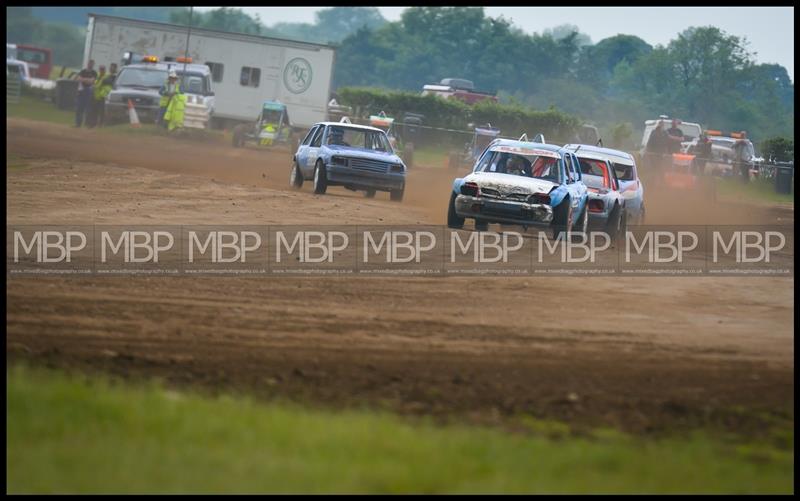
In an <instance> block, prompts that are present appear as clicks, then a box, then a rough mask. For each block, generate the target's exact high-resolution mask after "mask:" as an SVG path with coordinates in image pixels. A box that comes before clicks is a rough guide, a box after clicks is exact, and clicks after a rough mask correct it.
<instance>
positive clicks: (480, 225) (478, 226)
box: [475, 219, 489, 231]
mask: <svg viewBox="0 0 800 501" xmlns="http://www.w3.org/2000/svg"><path fill="white" fill-rule="evenodd" d="M475 231H489V223H487V222H486V221H478V220H477V219H476V220H475Z"/></svg>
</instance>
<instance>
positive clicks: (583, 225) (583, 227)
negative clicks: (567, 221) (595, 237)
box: [569, 200, 589, 241]
mask: <svg viewBox="0 0 800 501" xmlns="http://www.w3.org/2000/svg"><path fill="white" fill-rule="evenodd" d="M588 229H589V202H588V200H587V202H586V204H585V205H584V206H583V212H581V216H580V218H579V219H578V228H577V229H576V228H575V227H574V226H573V227H572V228H570V230H569V231H570V233H571V235H572V240H573V241H581V240H583V239H585V238H586V232H587V231H588Z"/></svg>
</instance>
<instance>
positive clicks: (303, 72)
mask: <svg viewBox="0 0 800 501" xmlns="http://www.w3.org/2000/svg"><path fill="white" fill-rule="evenodd" d="M311 76H312V73H311V64H310V63H309V62H308V61H306V60H305V59H303V58H302V57H296V58H294V59H292V60H291V61H289V64H287V65H286V69H284V70H283V83H284V85H286V88H287V89H289V91H290V92H292V93H294V94H301V93H303V92H305V91H307V90H308V88H309V87H311Z"/></svg>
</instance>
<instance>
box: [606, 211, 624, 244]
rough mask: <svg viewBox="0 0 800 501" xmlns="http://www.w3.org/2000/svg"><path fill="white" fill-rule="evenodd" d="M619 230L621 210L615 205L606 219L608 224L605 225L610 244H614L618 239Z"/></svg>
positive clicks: (620, 226) (620, 227)
mask: <svg viewBox="0 0 800 501" xmlns="http://www.w3.org/2000/svg"><path fill="white" fill-rule="evenodd" d="M621 229H622V208H621V207H620V206H619V205H615V206H614V209H612V211H611V215H609V217H608V222H607V223H606V233H607V234H608V237H609V238H610V239H611V241H612V242H615V241H616V240H617V238H619V234H620V231H621Z"/></svg>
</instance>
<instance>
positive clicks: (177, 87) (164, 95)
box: [158, 82, 181, 108]
mask: <svg viewBox="0 0 800 501" xmlns="http://www.w3.org/2000/svg"><path fill="white" fill-rule="evenodd" d="M168 91H169V82H168V83H165V84H164V85H162V86H161V89H160V90H159V91H158V93H159V94H161V99H159V100H158V106H159V107H160V108H166V107H167V105H168V104H169V94H167V92H168ZM180 94H181V84H180V83H178V82H175V95H176V96H178V95H180Z"/></svg>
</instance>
